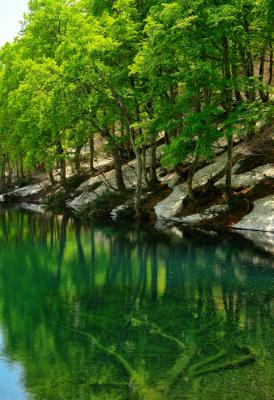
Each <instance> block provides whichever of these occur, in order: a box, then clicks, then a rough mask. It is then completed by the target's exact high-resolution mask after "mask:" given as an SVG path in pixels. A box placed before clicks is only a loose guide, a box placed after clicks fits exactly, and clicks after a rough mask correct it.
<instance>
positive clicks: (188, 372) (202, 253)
mask: <svg viewBox="0 0 274 400" xmlns="http://www.w3.org/2000/svg"><path fill="white" fill-rule="evenodd" d="M0 333H1V334H0V339H1V340H0V399H1V400H21V399H22V400H29V399H35V400H37V399H39V400H57V399H58V400H59V399H60V400H86V399H100V400H102V399H106V400H112V399H113V400H120V399H121V400H122V399H123V400H124V399H136V400H138V399H148V400H162V399H168V400H169V399H171V400H172V399H176V400H177V399H191V400H196V399H200V400H207V399H210V400H215V399H216V400H220V399H233V400H237V399H239V400H249V399H250V400H251V399H252V400H260V399H265V400H271V399H274V260H273V258H271V257H270V256H269V255H267V254H266V253H263V252H261V251H259V250H256V249H255V248H254V247H253V246H252V245H251V244H250V243H249V242H248V241H244V240H239V238H238V237H236V238H235V239H233V238H229V237H228V236H227V235H226V236H220V235H213V236H212V237H209V236H203V235H201V234H198V233H192V234H190V233H185V235H184V237H183V239H178V238H177V239H176V238H175V237H173V236H168V235H163V234H160V233H157V232H153V231H144V230H139V231H138V230H137V229H134V228H132V229H129V228H125V227H120V228H117V227H102V226H101V227H100V226H82V225H81V224H80V223H79V222H76V221H73V220H71V219H68V218H66V217H53V216H50V215H48V216H45V215H42V214H34V213H27V212H23V211H19V210H2V211H1V223H0Z"/></svg>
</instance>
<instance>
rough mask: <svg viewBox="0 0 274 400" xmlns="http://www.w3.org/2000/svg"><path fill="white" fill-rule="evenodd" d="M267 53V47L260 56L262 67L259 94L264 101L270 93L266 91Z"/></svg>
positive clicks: (260, 68)
mask: <svg viewBox="0 0 274 400" xmlns="http://www.w3.org/2000/svg"><path fill="white" fill-rule="evenodd" d="M265 53H266V49H265V48H264V49H263V51H262V54H261V56H260V67H259V81H260V82H261V85H260V86H259V95H260V98H261V100H262V101H263V102H267V101H268V94H267V93H265V91H264V87H263V85H264V71H265Z"/></svg>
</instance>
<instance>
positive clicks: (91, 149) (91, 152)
mask: <svg viewBox="0 0 274 400" xmlns="http://www.w3.org/2000/svg"><path fill="white" fill-rule="evenodd" d="M89 169H90V171H91V172H94V171H95V168H94V135H92V136H91V137H90V138H89Z"/></svg>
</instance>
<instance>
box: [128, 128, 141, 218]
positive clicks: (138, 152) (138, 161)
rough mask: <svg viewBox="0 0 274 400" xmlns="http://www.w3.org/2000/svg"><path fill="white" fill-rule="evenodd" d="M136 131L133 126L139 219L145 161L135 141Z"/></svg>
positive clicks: (136, 199) (132, 138)
mask: <svg viewBox="0 0 274 400" xmlns="http://www.w3.org/2000/svg"><path fill="white" fill-rule="evenodd" d="M135 140H136V137H135V131H134V129H133V128H130V141H131V145H132V148H133V150H134V153H135V157H136V162H137V184H136V191H135V214H136V218H137V220H139V219H140V217H141V195H142V187H143V163H142V153H141V151H140V149H138V147H137V145H136V143H135Z"/></svg>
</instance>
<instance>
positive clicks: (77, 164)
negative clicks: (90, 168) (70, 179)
mask: <svg viewBox="0 0 274 400" xmlns="http://www.w3.org/2000/svg"><path fill="white" fill-rule="evenodd" d="M74 165H75V170H76V173H77V174H78V175H80V174H81V147H77V148H76V150H75V156H74Z"/></svg>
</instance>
